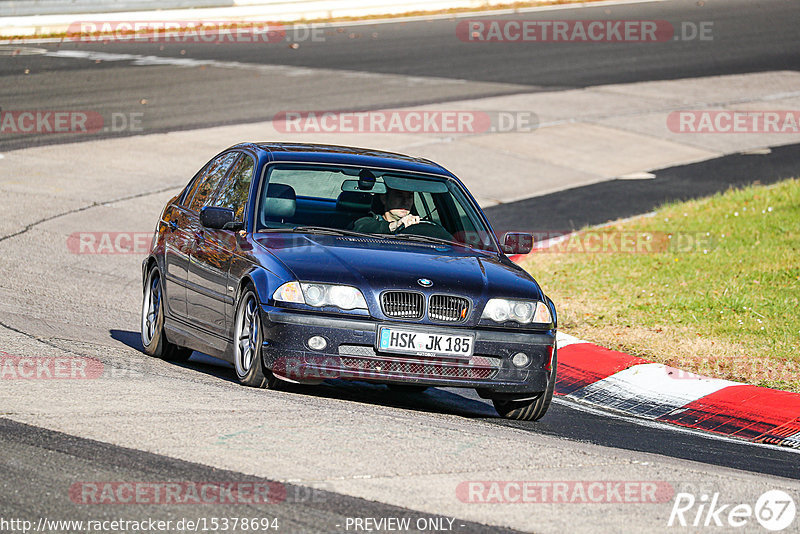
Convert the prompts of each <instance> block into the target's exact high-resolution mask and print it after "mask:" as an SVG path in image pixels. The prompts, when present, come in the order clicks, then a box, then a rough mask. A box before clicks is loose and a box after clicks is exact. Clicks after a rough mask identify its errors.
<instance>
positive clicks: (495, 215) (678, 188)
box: [484, 144, 800, 232]
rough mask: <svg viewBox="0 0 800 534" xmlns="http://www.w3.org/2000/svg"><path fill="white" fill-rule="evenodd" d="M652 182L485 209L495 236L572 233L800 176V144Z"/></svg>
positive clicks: (673, 172)
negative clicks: (730, 190)
mask: <svg viewBox="0 0 800 534" xmlns="http://www.w3.org/2000/svg"><path fill="white" fill-rule="evenodd" d="M654 174H655V175H656V177H655V179H652V180H610V181H607V182H600V183H597V184H592V185H587V186H583V187H576V188H573V189H566V190H564V191H559V192H557V193H552V194H549V195H543V196H540V197H534V198H529V199H525V200H520V201H518V202H509V203H507V204H500V205H497V206H491V207H488V208H485V209H484V212H485V213H486V216H487V217H488V218H489V221H490V222H491V223H492V226H493V227H494V229H495V231H497V232H506V231H510V230H519V231H528V232H548V231H551V232H562V231H563V232H566V231H571V230H578V229H580V228H583V227H585V226H593V225H598V224H602V223H605V222H609V221H614V220H617V219H621V218H624V217H632V216H634V215H640V214H643V213H649V212H651V211H653V210H654V209H656V208H658V207H659V206H661V205H663V204H664V203H665V202H672V201H685V200H691V199H696V198H701V197H705V196H709V195H713V194H714V193H718V192H722V191H725V190H727V189H728V188H731V187H734V188H737V187H744V186H748V185H751V184H754V183H760V184H764V185H767V184H772V183H775V182H779V181H781V180H785V179H787V178H794V177H800V144H796V145H787V146H782V147H776V148H773V149H772V152H771V153H770V154H764V155H742V154H733V155H730V156H724V157H721V158H716V159H712V160H708V161H703V162H700V163H692V164H689V165H681V166H678V167H670V168H667V169H662V170H659V171H654Z"/></svg>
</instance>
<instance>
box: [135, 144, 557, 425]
mask: <svg viewBox="0 0 800 534" xmlns="http://www.w3.org/2000/svg"><path fill="white" fill-rule="evenodd" d="M531 247H532V237H531V236H530V235H529V234H521V233H507V234H505V235H504V236H503V237H502V238H501V239H499V240H498V239H497V237H496V236H495V234H494V232H493V231H492V229H491V227H490V225H489V223H488V221H487V220H486V217H485V215H484V214H483V212H482V211H481V209H480V208H479V207H478V205H477V203H476V202H475V200H474V199H473V198H472V196H471V195H470V194H469V192H468V191H467V190H466V188H465V187H464V185H463V184H462V183H461V182H460V181H459V180H458V178H456V177H455V176H454V175H453V174H452V173H450V172H448V171H447V170H446V169H444V168H443V167H441V166H439V165H437V164H435V163H433V162H431V161H428V160H424V159H419V158H413V157H409V156H403V155H400V154H392V153H387V152H381V151H377V150H369V149H361V148H350V147H340V146H326V145H311V144H288V143H244V144H239V145H236V146H233V147H231V148H229V149H227V150H225V151H224V152H222V153H221V154H219V155H217V156H215V157H214V158H213V159H212V160H211V161H209V162H208V163H207V164H206V165H205V166H204V167H203V168H202V169H201V170H200V171H199V172H198V173H197V174H196V175H195V176H194V177H193V178H192V179H191V180H190V181H189V183H188V184H187V186H186V187H185V188H184V189H183V191H181V193H180V194H179V195H177V196H176V197H175V198H173V199H171V200H170V201H169V202H168V203H167V205H166V206H165V207H164V210H163V212H162V214H161V217H160V220H159V222H158V227H157V228H156V231H155V235H154V237H153V243H152V247H151V251H150V254H149V255H148V257H147V258H146V259H145V261H144V263H143V280H144V298H143V303H142V324H141V327H142V343H143V345H144V348H145V351H146V352H147V353H148V354H151V355H153V356H157V357H161V358H164V359H169V360H185V359H187V358H189V356H190V355H191V352H192V351H193V350H197V351H201V352H204V353H206V354H210V355H212V356H215V357H218V358H222V359H225V360H228V361H229V362H231V363H233V365H234V367H235V369H236V375H237V377H238V379H239V381H240V382H241V383H242V384H245V385H248V386H254V387H269V388H279V387H280V386H281V385H282V384H284V383H286V382H295V383H311V384H314V383H320V382H322V381H323V380H327V379H345V380H360V381H368V382H373V383H381V384H386V385H388V386H389V387H390V388H393V389H400V390H406V391H422V390H424V389H425V388H427V387H431V386H444V387H464V388H474V389H476V390H477V392H478V394H479V395H480V396H482V397H484V398H488V399H491V400H492V401H493V403H494V405H495V407H496V409H497V411H498V412H499V413H500V414H501V415H502V416H504V417H507V418H513V419H524V420H536V419H539V418H541V417H542V416H543V415H544V414H545V412H546V411H547V408H548V406H549V405H550V401H551V399H552V395H553V388H554V384H555V378H556V346H555V334H556V310H555V307H554V305H553V303H552V301H551V300H550V299H549V298H547V296H545V295H544V293H543V292H542V290H541V288H540V287H539V285H538V284H537V283H536V281H535V280H534V279H533V278H532V277H531V276H530V275H529V274H528V273H526V272H525V271H524V270H523V269H521V268H520V267H518V266H517V265H516V264H514V263H513V262H512V261H511V260H509V258H508V257H507V254H524V253H527V252H529V251H530V250H531Z"/></svg>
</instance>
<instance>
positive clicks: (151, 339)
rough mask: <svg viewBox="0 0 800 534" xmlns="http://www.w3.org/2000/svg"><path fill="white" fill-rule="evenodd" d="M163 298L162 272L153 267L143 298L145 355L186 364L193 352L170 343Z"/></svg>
mask: <svg viewBox="0 0 800 534" xmlns="http://www.w3.org/2000/svg"><path fill="white" fill-rule="evenodd" d="M163 297H164V291H163V289H162V286H161V271H159V270H158V267H155V266H153V268H151V269H150V272H149V273H148V275H147V280H146V281H145V286H144V294H143V297H142V324H141V336H142V346H143V347H144V351H145V353H147V354H149V355H150V356H153V357H155V358H161V359H162V360H169V361H174V362H185V361H186V360H188V359H189V356H191V355H192V350H191V349H187V348H184V347H179V346H178V345H176V344H174V343H170V341H169V340H168V339H167V336H166V334H165V333H164V298H163Z"/></svg>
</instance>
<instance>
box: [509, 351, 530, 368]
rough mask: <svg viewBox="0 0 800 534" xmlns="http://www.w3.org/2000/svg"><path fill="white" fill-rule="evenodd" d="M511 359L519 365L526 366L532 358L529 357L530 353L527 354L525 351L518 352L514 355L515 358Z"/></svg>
mask: <svg viewBox="0 0 800 534" xmlns="http://www.w3.org/2000/svg"><path fill="white" fill-rule="evenodd" d="M511 361H512V362H513V363H514V365H516V366H517V367H525V366H526V365H528V362H529V361H530V358H528V355H527V354H525V353H524V352H518V353H516V354H515V355H514V357H513V358H511Z"/></svg>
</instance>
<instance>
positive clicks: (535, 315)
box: [481, 299, 553, 324]
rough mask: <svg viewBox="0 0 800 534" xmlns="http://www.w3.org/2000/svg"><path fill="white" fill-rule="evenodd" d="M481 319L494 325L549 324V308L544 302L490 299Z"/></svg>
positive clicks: (551, 319)
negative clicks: (507, 322) (490, 321)
mask: <svg viewBox="0 0 800 534" xmlns="http://www.w3.org/2000/svg"><path fill="white" fill-rule="evenodd" d="M481 319H491V320H492V321H494V322H496V323H504V322H506V321H516V322H518V323H520V324H528V323H541V324H550V323H552V322H553V318H552V317H551V316H550V308H548V307H547V304H545V303H544V302H537V301H528V300H508V299H491V300H490V301H489V302H487V303H486V307H485V308H484V309H483V315H481Z"/></svg>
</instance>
